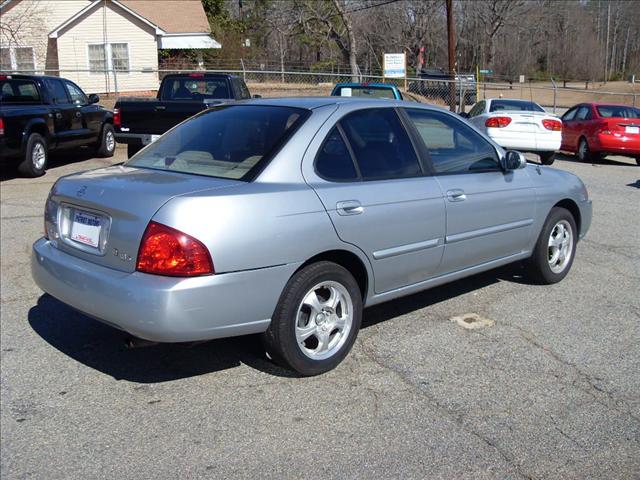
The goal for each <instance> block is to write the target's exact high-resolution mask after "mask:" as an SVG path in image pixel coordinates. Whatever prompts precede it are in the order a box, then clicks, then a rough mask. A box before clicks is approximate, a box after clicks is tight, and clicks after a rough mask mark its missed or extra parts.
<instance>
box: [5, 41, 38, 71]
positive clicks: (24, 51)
mask: <svg viewBox="0 0 640 480" xmlns="http://www.w3.org/2000/svg"><path fill="white" fill-rule="evenodd" d="M35 69H36V62H35V57H34V55H33V48H31V47H3V48H0V70H12V71H20V72H25V73H34V70H35Z"/></svg>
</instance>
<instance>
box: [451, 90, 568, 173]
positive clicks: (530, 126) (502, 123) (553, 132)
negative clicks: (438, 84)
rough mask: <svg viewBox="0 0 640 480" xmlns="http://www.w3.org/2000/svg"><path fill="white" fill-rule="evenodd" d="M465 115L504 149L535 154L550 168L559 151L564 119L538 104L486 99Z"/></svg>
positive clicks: (523, 101) (464, 115) (525, 101)
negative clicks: (550, 113)
mask: <svg viewBox="0 0 640 480" xmlns="http://www.w3.org/2000/svg"><path fill="white" fill-rule="evenodd" d="M462 116H463V117H465V118H467V120H468V121H469V122H470V123H471V124H472V125H473V126H474V127H476V128H477V129H478V130H480V131H481V132H482V133H484V134H486V135H488V136H489V137H491V139H492V140H493V141H495V142H496V143H497V144H498V145H500V146H501V147H504V148H506V149H509V150H519V151H521V152H533V153H536V154H538V155H539V156H540V161H541V162H542V164H544V165H551V164H552V163H553V161H554V160H555V155H556V152H557V151H558V150H560V143H561V142H562V120H560V119H559V118H557V117H554V116H553V115H549V114H548V113H547V112H545V110H544V108H542V107H541V106H540V105H538V104H537V103H535V102H529V101H527V100H512V99H508V98H487V99H485V100H481V101H480V102H478V103H476V104H475V105H474V106H473V108H472V109H471V110H470V111H469V113H468V114H463V115H462Z"/></svg>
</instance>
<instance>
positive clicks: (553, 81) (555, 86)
mask: <svg viewBox="0 0 640 480" xmlns="http://www.w3.org/2000/svg"><path fill="white" fill-rule="evenodd" d="M551 84H552V85H553V113H554V114H555V113H556V93H557V92H558V86H557V85H556V81H555V80H554V79H553V77H551Z"/></svg>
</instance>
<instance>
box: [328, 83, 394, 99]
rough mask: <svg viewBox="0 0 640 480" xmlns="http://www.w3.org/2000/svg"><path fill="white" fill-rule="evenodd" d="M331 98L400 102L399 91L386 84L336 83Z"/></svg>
mask: <svg viewBox="0 0 640 480" xmlns="http://www.w3.org/2000/svg"><path fill="white" fill-rule="evenodd" d="M331 96H333V97H364V98H390V99H394V100H402V93H401V92H400V89H399V88H398V87H396V86H395V85H391V84H388V83H338V84H337V85H336V86H335V87H334V88H333V91H332V92H331Z"/></svg>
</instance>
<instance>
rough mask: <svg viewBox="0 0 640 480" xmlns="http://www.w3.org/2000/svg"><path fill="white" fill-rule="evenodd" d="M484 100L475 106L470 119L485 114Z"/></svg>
mask: <svg viewBox="0 0 640 480" xmlns="http://www.w3.org/2000/svg"><path fill="white" fill-rule="evenodd" d="M484 105H485V102H484V100H483V101H481V102H478V103H476V104H475V106H474V107H473V108H472V109H471V111H470V112H469V117H475V116H476V115H480V114H481V113H484Z"/></svg>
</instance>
